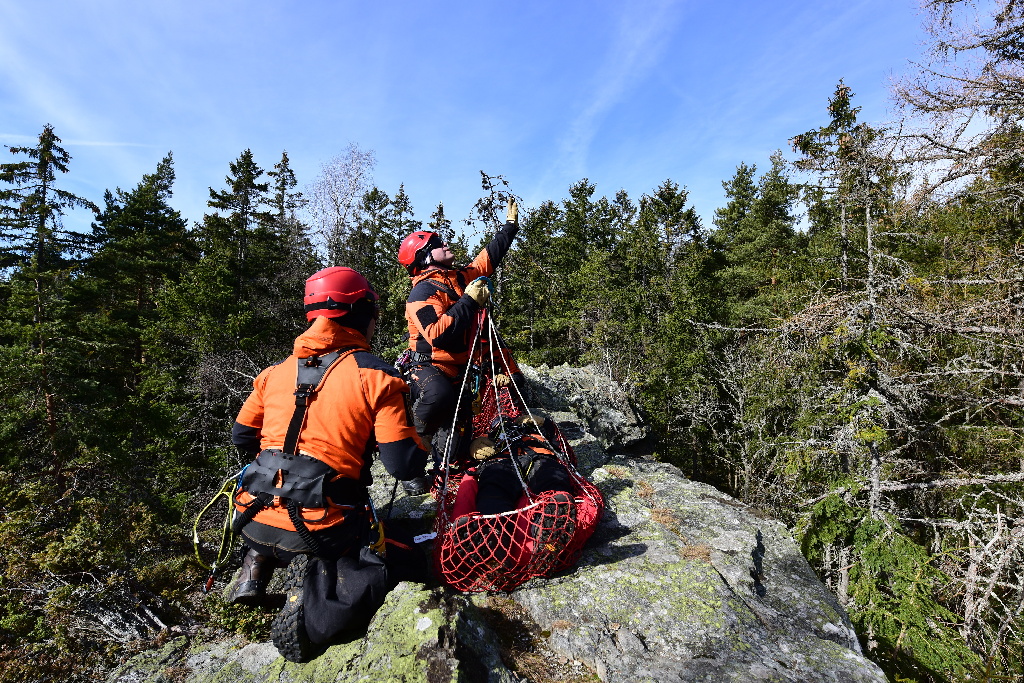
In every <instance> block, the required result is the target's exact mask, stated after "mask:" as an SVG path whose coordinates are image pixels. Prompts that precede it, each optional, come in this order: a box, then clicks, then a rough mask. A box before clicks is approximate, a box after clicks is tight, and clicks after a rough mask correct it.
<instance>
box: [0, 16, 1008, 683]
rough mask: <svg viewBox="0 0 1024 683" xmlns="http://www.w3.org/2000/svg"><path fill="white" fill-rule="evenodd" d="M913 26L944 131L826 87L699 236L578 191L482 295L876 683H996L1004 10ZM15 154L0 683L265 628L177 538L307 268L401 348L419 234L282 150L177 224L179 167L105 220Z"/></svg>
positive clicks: (1, 463) (7, 222)
mask: <svg viewBox="0 0 1024 683" xmlns="http://www.w3.org/2000/svg"><path fill="white" fill-rule="evenodd" d="M926 5H927V8H928V9H929V12H930V13H931V16H932V18H933V19H934V21H933V24H932V30H933V32H934V35H935V39H936V51H935V53H934V62H933V63H932V65H931V66H930V67H929V69H930V70H925V71H924V72H922V74H923V75H922V76H921V77H920V79H918V80H914V81H910V82H907V83H904V84H902V85H901V92H902V97H903V98H904V103H905V106H907V107H908V108H911V109H914V108H917V109H919V110H920V111H921V112H923V113H924V114H926V115H928V116H931V117H933V119H934V120H933V121H932V122H931V123H930V126H931V127H928V126H925V127H924V128H923V129H920V130H911V131H910V133H909V135H908V134H907V128H903V129H901V128H898V127H896V126H893V127H874V126H870V125H868V124H866V123H864V122H863V121H861V118H860V110H859V108H858V107H856V106H854V94H853V92H852V90H851V88H850V87H849V86H847V85H846V84H845V83H844V82H843V81H840V82H839V83H838V84H837V86H836V89H835V90H834V92H833V93H832V94H831V96H830V97H829V98H828V106H827V116H826V117H825V119H824V121H823V125H821V126H820V127H818V128H815V129H812V130H809V131H806V132H804V133H801V134H799V135H796V136H795V137H794V138H793V140H792V141H791V144H792V147H793V150H794V153H795V154H796V155H797V159H796V161H795V163H794V164H792V165H790V164H788V163H787V161H786V159H785V157H784V156H783V155H782V153H781V152H777V153H775V154H774V155H772V156H771V157H770V158H769V159H768V160H767V163H766V166H765V167H764V168H767V170H766V171H764V172H763V173H761V174H760V175H759V174H758V167H756V166H755V165H753V164H749V165H748V164H746V163H741V164H740V165H739V166H737V168H736V172H735V174H734V175H733V177H732V178H731V179H728V180H726V181H725V182H724V183H723V187H724V188H725V193H726V202H725V204H724V206H722V207H721V208H719V209H718V210H717V211H716V212H715V216H714V222H713V226H712V227H710V228H709V227H706V226H704V225H703V224H702V222H701V220H700V218H699V216H698V214H697V212H696V210H695V209H694V207H693V206H691V205H690V202H689V196H688V193H687V190H686V188H685V187H684V186H681V185H680V184H679V183H678V182H676V181H674V180H671V179H667V180H665V181H664V182H663V183H661V184H660V185H658V186H657V187H656V188H653V189H652V190H651V191H650V192H649V193H648V194H644V195H642V196H640V197H638V198H632V197H630V196H628V195H627V193H626V192H625V191H618V192H616V193H615V194H614V195H613V196H610V197H609V196H601V195H600V193H599V192H598V188H597V187H596V185H595V184H594V183H592V182H590V181H589V180H588V179H582V180H580V181H579V182H577V183H575V184H573V185H572V186H570V187H569V188H567V194H566V196H565V197H564V198H560V199H559V198H551V199H548V200H545V201H542V202H541V203H540V204H539V205H538V206H536V207H533V208H532V209H531V208H527V207H522V209H521V214H520V215H521V230H520V233H519V237H518V238H517V240H516V242H515V244H514V245H513V248H512V251H511V252H510V253H509V254H508V256H507V259H506V261H505V264H504V265H503V267H502V269H501V272H499V273H498V274H497V275H496V278H495V281H496V285H497V295H496V296H495V298H494V301H493V304H492V305H493V308H494V311H495V315H496V317H497V320H498V322H499V324H500V325H501V328H502V334H503V335H504V337H505V338H506V340H507V341H508V342H509V344H510V345H511V346H512V348H513V350H514V352H515V353H516V354H517V356H518V357H519V358H520V359H522V360H524V361H526V362H529V363H534V364H540V363H548V364H558V363H565V362H568V363H573V364H585V363H588V364H592V365H594V366H595V367H596V368H598V369H599V370H600V371H601V372H603V373H605V374H607V375H608V376H610V377H613V378H615V379H617V380H619V381H621V382H623V383H625V384H626V385H627V386H628V387H630V388H631V391H632V395H633V396H634V397H635V401H636V403H637V406H638V407H639V408H640V409H641V410H642V412H643V414H644V415H645V417H646V419H647V422H648V424H649V425H650V426H651V428H652V436H651V439H650V444H648V445H649V446H650V447H651V449H652V450H655V451H656V452H657V454H658V455H659V457H660V458H662V459H663V460H666V461H669V462H673V463H675V464H677V465H679V466H680V467H681V468H683V469H684V471H685V472H686V473H687V474H688V475H689V476H691V477H694V478H697V479H701V480H704V481H708V482H712V483H715V484H716V485H718V486H720V487H722V488H724V489H726V490H728V491H729V492H730V493H732V494H734V495H736V496H737V497H739V498H740V499H742V500H743V501H745V502H747V503H748V504H751V505H753V506H756V507H758V508H760V509H763V510H765V511H766V512H767V513H769V514H771V515H773V516H775V517H777V518H779V519H782V520H784V521H785V522H786V523H788V524H790V525H791V527H792V528H793V529H794V533H795V534H796V535H797V537H798V538H799V540H800V542H801V544H802V547H803V549H804V552H805V554H806V556H807V558H808V559H809V560H810V561H811V562H812V564H813V565H814V566H815V568H816V569H817V570H818V572H819V574H820V576H821V577H822V579H823V580H824V581H825V583H826V584H827V585H828V586H829V587H830V588H831V589H832V590H833V591H834V592H835V594H836V596H837V597H838V599H839V600H840V602H841V603H842V604H843V605H844V607H845V608H846V609H847V610H848V611H849V612H850V614H851V616H852V618H853V621H854V623H855V625H856V627H857V630H858V633H859V634H860V636H861V639H862V642H863V644H864V646H865V649H866V652H867V653H868V654H869V656H871V657H873V658H875V659H876V660H877V661H879V662H880V663H881V664H882V665H883V667H884V668H885V669H886V670H887V672H888V673H889V674H890V675H891V676H892V677H893V678H894V679H895V680H915V681H959V680H966V679H968V678H971V679H975V680H986V679H987V680H1009V679H1012V678H1013V677H1020V676H1022V675H1024V669H1022V665H1021V662H1022V661H1024V639H1022V637H1021V635H1020V634H1021V631H1022V629H1024V582H1022V581H1024V580H1022V577H1021V574H1020V571H1019V567H1020V564H1021V562H1022V561H1024V535H1022V534H1021V529H1022V528H1024V526H1022V524H1021V521H1020V520H1021V518H1022V516H1024V512H1022V510H1021V507H1022V505H1024V474H1021V458H1020V453H1021V448H1022V447H1024V422H1022V419H1021V412H1020V409H1021V407H1022V406H1024V399H1022V395H1024V394H1022V392H1024V384H1022V381H1024V370H1022V369H1021V364H1020V349H1021V348H1022V347H1024V327H1022V324H1021V319H1022V315H1021V313H1022V311H1021V304H1020V302H1021V301H1022V300H1024V273H1022V270H1021V266H1020V259H1019V251H1020V241H1021V238H1022V235H1024V224H1022V221H1021V218H1020V213H1019V210H1018V207H1019V204H1020V201H1021V197H1022V196H1024V195H1022V193H1021V187H1022V178H1024V174H1022V172H1021V168H1022V164H1021V160H1020V158H1019V157H1020V152H1019V150H1020V148H1021V146H1020V142H1021V130H1022V122H1021V116H1022V112H1024V107H1021V106H1020V102H1021V98H1020V94H1021V90H1020V87H1019V84H1020V81H1019V79H1015V77H1013V78H1012V77H1011V76H1013V75H1014V74H1015V73H1017V71H1014V69H1018V70H1019V67H1020V58H1021V54H1022V51H1021V50H1020V49H1019V48H1020V35H1021V33H1020V30H1019V29H1020V27H1021V26H1022V25H1024V15H1022V13H1021V8H1020V7H1019V6H1018V4H1017V3H1014V2H1010V1H1009V0H998V1H997V2H996V3H995V5H996V6H997V10H998V12H996V13H995V14H994V15H993V16H991V17H987V18H986V17H982V19H984V21H982V20H979V21H978V22H974V23H962V24H958V23H957V22H958V21H959V20H960V19H959V17H961V15H962V14H963V13H964V12H966V11H967V10H968V9H969V8H972V7H974V6H973V5H971V4H970V3H965V2H962V1H957V0H953V1H951V2H945V1H944V2H934V3H926ZM942 50H946V51H952V53H954V54H964V53H969V54H976V55H981V57H982V59H981V61H980V63H982V64H983V65H984V67H983V68H979V70H978V71H975V72H970V71H969V67H961V66H960V65H958V64H956V63H953V64H950V63H949V62H948V61H946V62H944V61H943V57H942ZM943 65H945V67H947V70H946V71H945V72H943V71H941V70H940V67H943ZM965 69H968V70H967V71H965ZM979 112H982V113H984V114H985V117H983V118H984V124H980V123H979V124H976V125H975V127H973V128H956V127H953V128H952V129H951V128H949V127H948V126H946V125H945V124H944V123H943V122H948V121H950V120H955V119H957V118H958V117H959V118H960V120H963V119H964V118H970V117H971V116H976V115H977V114H978V113H979ZM976 120H979V121H980V120H981V119H976ZM9 149H10V152H11V153H12V154H13V155H14V157H15V158H16V159H17V160H16V161H13V162H8V163H0V309H2V311H3V321H4V324H3V326H2V327H0V381H2V383H3V386H4V387H5V388H6V391H5V392H3V394H0V437H2V438H0V543H2V546H3V548H4V550H5V552H4V553H3V554H2V555H0V683H8V682H14V681H23V680H33V679H39V678H44V679H53V678H57V677H60V678H63V679H66V680H69V681H76V680H83V681H84V680H90V677H91V676H92V674H94V673H95V672H97V671H100V670H102V669H103V668H104V667H109V665H110V663H111V662H113V661H115V660H116V659H117V658H119V657H121V656H123V655H124V654H126V653H128V652H130V651H131V649H132V648H133V647H137V646H139V644H140V643H142V642H143V641H144V640H145V639H146V638H153V637H154V634H155V633H157V632H158V631H159V630H160V629H161V628H165V627H168V626H170V625H176V624H184V623H194V621H193V620H199V621H203V622H206V623H209V624H212V625H216V626H218V627H220V628H228V629H245V628H249V626H247V625H250V626H251V627H252V628H256V629H258V628H260V624H262V623H263V622H262V621H261V619H260V617H259V615H253V614H249V613H246V614H242V615H241V616H237V615H236V616H232V615H229V614H227V613H226V612H225V610H224V609H223V606H221V605H219V603H217V601H216V600H214V599H213V598H207V599H205V600H203V599H200V598H199V597H198V595H197V592H196V587H197V585H198V584H199V582H200V581H202V579H203V576H202V575H201V574H202V573H201V571H200V569H199V567H198V566H196V564H195V563H194V561H192V560H191V559H190V552H189V548H188V543H187V541H188V535H187V533H186V531H185V529H186V528H187V524H186V521H187V520H190V519H191V517H192V515H193V514H194V512H195V511H196V509H197V508H198V506H199V505H200V503H201V502H202V503H205V501H201V499H202V498H204V497H205V496H208V495H209V494H210V493H212V492H213V491H214V490H216V489H217V488H218V486H219V482H221V481H222V480H223V478H224V477H225V476H228V475H230V474H232V473H233V472H237V470H238V469H239V468H240V467H241V465H242V464H244V463H242V462H241V460H240V457H239V456H238V455H237V454H236V453H235V451H234V449H233V448H232V447H231V446H230V439H229V430H230V426H231V423H232V420H233V418H234V416H235V414H236V413H237V410H238V407H239V405H240V403H241V401H242V400H243V399H244V397H245V396H246V395H247V393H248V391H249V389H250V386H251V382H252V379H253V377H254V376H255V375H256V373H257V372H258V371H259V370H260V369H262V368H263V367H265V366H266V365H268V364H270V363H272V362H275V361H277V360H279V359H281V358H283V357H284V356H286V355H287V354H288V352H289V350H290V347H291V344H292V340H293V339H294V337H295V336H296V334H297V333H298V332H300V331H301V330H302V329H303V328H304V327H305V318H304V316H303V314H302V309H301V296H302V292H303V282H304V279H305V278H306V277H308V276H309V275H310V274H311V273H313V272H315V271H316V270H318V269H319V268H321V267H324V266H334V265H340V266H349V267H353V268H356V269H357V270H359V271H360V272H362V273H363V274H364V275H366V276H367V277H368V278H369V279H370V281H371V283H372V284H373V285H374V287H375V289H376V290H377V291H378V293H379V294H380V295H381V320H380V324H379V326H378V331H377V337H376V338H375V340H374V349H375V350H376V351H377V352H378V353H380V354H381V355H382V356H384V357H385V358H387V359H390V358H392V357H394V355H395V354H396V353H397V352H398V351H399V350H400V349H401V348H403V347H404V345H405V342H404V339H403V336H404V334H405V332H406V326H405V321H404V316H403V311H404V303H405V298H406V295H407V293H408V288H409V278H408V275H407V274H406V273H405V271H404V269H402V268H401V267H400V266H399V265H398V263H397V261H396V259H395V253H396V252H397V248H398V245H399V243H400V241H401V240H402V238H403V237H404V236H405V235H407V234H408V233H409V232H411V231H413V230H417V229H421V228H422V226H423V223H422V222H421V221H420V220H418V219H417V218H416V215H415V212H414V210H413V207H412V205H411V202H410V199H409V197H408V195H407V194H406V191H405V187H404V186H399V187H398V188H397V190H395V191H394V193H393V195H389V194H388V192H385V191H384V190H382V189H381V188H378V187H376V186H374V185H373V183H372V179H371V174H370V172H371V171H372V167H373V154H372V152H366V151H363V150H360V149H359V148H358V147H356V146H354V145H352V146H350V147H349V148H348V150H347V151H346V152H345V153H344V154H343V155H341V156H339V157H336V158H335V159H334V160H332V161H331V162H330V163H328V164H327V165H325V166H324V167H323V169H322V174H321V177H320V178H318V179H317V180H315V181H314V182H313V183H312V184H311V185H310V186H308V188H307V189H306V190H305V191H303V192H300V191H299V190H298V189H297V188H298V187H299V185H298V182H297V179H296V177H295V174H294V172H293V171H292V169H291V166H290V161H289V158H288V155H287V153H282V156H281V159H280V161H279V162H278V163H277V164H275V165H274V166H273V169H272V170H271V171H269V172H267V173H264V171H263V169H262V168H261V167H260V166H259V165H258V164H257V162H256V160H255V159H254V157H253V154H252V153H251V151H249V150H245V151H244V152H242V154H241V155H240V156H239V158H238V159H236V160H235V161H233V162H231V163H230V164H229V173H228V175H227V176H226V178H225V183H224V186H223V188H221V189H214V188H211V189H210V200H209V210H210V212H209V213H207V214H206V215H205V216H204V217H203V218H202V220H201V221H200V222H198V223H196V224H193V225H191V226H190V225H188V223H187V222H186V220H185V219H184V218H183V217H182V216H181V215H180V214H179V213H178V211H176V210H175V209H174V208H173V207H172V192H171V190H172V185H173V182H174V179H175V174H174V169H173V160H172V157H171V155H170V154H168V155H167V156H166V157H165V158H164V159H163V160H162V161H160V162H159V163H158V164H157V166H156V169H155V171H154V172H153V173H151V174H146V175H144V176H143V177H142V179H141V181H140V182H139V184H138V185H137V186H136V187H135V188H133V189H131V190H130V191H123V190H121V189H115V190H113V191H108V192H106V193H105V195H104V198H103V207H102V208H97V207H94V206H93V205H92V204H91V202H89V201H88V200H86V199H84V198H81V197H77V196H75V195H73V194H71V193H69V192H67V191H66V190H63V189H62V188H61V187H60V183H59V179H60V177H61V176H62V175H63V174H64V173H67V172H68V171H69V161H70V157H69V155H68V154H67V152H66V151H64V150H63V149H62V148H61V147H60V139H59V138H58V137H57V136H56V134H55V133H54V131H53V129H52V127H50V126H46V127H44V129H43V132H42V134H41V135H40V137H39V140H38V143H37V144H36V145H35V146H32V147H11V148H9ZM22 157H25V159H22ZM942 162H948V163H947V165H945V166H943V165H942ZM936 169H940V170H942V173H939V174H938V175H936V173H935V171H936ZM482 194H483V195H484V196H483V198H482V199H481V201H480V202H479V203H478V204H477V206H475V207H474V213H473V214H472V216H471V218H470V219H469V220H467V221H466V222H465V223H464V225H463V226H462V228H463V229H461V230H456V229H455V227H454V226H453V223H452V221H451V220H450V219H449V218H448V216H447V215H446V213H445V208H444V206H443V205H441V204H438V205H437V207H436V208H435V209H434V210H433V212H432V213H431V215H430V217H429V220H428V221H427V224H426V228H425V229H429V230H433V231H436V232H439V233H440V234H441V235H442V236H443V237H444V238H445V239H446V240H447V241H448V242H449V243H451V244H452V246H453V249H454V251H455V252H456V254H457V255H458V257H459V260H460V262H466V261H467V260H468V259H469V258H471V257H472V256H473V255H474V254H475V253H476V250H478V249H479V248H481V247H482V246H483V244H485V241H486V239H488V238H489V237H490V234H491V233H492V231H493V229H494V228H495V227H496V226H497V225H498V222H499V221H500V220H501V216H502V215H503V211H504V204H505V200H506V198H507V197H508V196H510V195H511V189H510V188H509V186H508V184H507V183H506V182H505V180H504V179H502V178H501V177H500V176H488V175H486V174H482ZM75 209H85V210H90V209H93V210H95V215H96V217H95V222H94V223H93V226H92V231H91V233H90V234H77V233H74V232H72V231H68V230H66V229H65V228H64V227H63V225H62V223H61V216H62V215H63V214H64V212H65V211H70V210H75ZM801 212H805V213H803V216H801ZM802 217H804V218H805V221H804V222H801V218H802ZM472 240H476V241H477V243H476V244H475V245H473V246H472V248H471V242H472ZM213 531H214V530H213V529H212V528H211V529H203V530H201V532H202V533H203V534H204V538H205V537H206V536H207V535H209V534H212V533H213ZM110 615H117V617H118V618H117V619H114V620H110V619H108V620H106V621H104V619H102V618H101V617H104V618H105V617H108V616H110ZM253 624H255V626H252V625H253ZM159 637H164V636H159ZM140 639H141V640H140Z"/></svg>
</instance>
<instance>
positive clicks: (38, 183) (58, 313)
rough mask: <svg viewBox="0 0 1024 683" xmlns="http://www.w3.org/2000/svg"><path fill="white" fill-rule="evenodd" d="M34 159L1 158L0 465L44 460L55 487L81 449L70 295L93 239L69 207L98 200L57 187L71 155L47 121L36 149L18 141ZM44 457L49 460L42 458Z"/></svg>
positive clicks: (15, 150)
mask: <svg viewBox="0 0 1024 683" xmlns="http://www.w3.org/2000/svg"><path fill="white" fill-rule="evenodd" d="M9 149H10V151H11V153H12V154H15V155H17V154H24V155H26V156H28V157H29V160H27V161H20V162H12V163H6V164H0V182H3V183H5V184H6V185H8V186H9V187H6V188H4V189H0V240H2V242H0V259H2V265H3V266H4V267H6V268H12V269H13V270H11V271H9V272H10V277H9V280H8V281H7V283H5V284H6V287H5V290H6V291H5V292H4V294H5V296H4V299H5V303H6V311H5V315H4V318H5V319H6V320H7V321H8V324H7V325H6V326H5V327H6V329H4V330H3V331H2V332H0V352H2V354H3V358H2V361H3V362H2V363H0V368H2V370H0V371H2V372H3V377H2V380H3V382H4V385H5V386H6V387H7V391H6V392H5V395H4V397H3V399H2V402H3V405H4V410H3V411H0V412H2V414H3V416H4V417H3V418H2V420H0V435H2V436H3V437H4V443H5V444H7V445H6V446H3V447H0V448H2V450H0V453H2V454H3V456H2V458H0V462H3V463H5V464H12V463H16V462H20V461H22V460H23V459H25V458H28V459H29V460H30V461H32V462H33V465H35V466H36V467H38V468H43V467H45V468H46V470H47V471H48V472H49V473H50V474H51V475H52V476H53V477H54V481H55V484H56V486H57V487H60V486H62V485H63V482H64V480H65V477H66V475H67V469H66V468H67V467H68V465H69V463H71V462H72V461H73V460H74V459H75V458H76V457H78V456H80V455H81V454H82V445H81V440H80V432H81V430H82V428H83V425H82V424H81V423H80V422H79V421H78V420H77V419H76V418H75V416H74V415H73V411H72V408H71V405H72V403H73V401H74V395H75V393H76V391H78V390H79V388H80V385H79V383H78V381H77V380H78V374H77V372H76V369H75V363H74V359H75V356H76V354H79V353H81V352H82V350H83V349H82V343H81V339H80V337H79V335H78V334H77V333H76V330H75V328H74V324H73V322H72V318H73V314H72V311H71V306H70V303H69V301H68V293H69V288H70V278H71V275H72V270H73V268H74V266H75V263H76V262H75V260H74V259H73V257H74V256H76V255H81V254H82V253H84V252H85V250H86V245H85V237H84V236H83V235H80V234H78V233H76V232H74V231H70V230H67V229H65V228H64V226H63V224H62V222H61V217H62V216H63V215H64V212H65V210H67V209H73V208H88V209H93V210H95V209H96V207H95V205H94V204H93V203H92V202H90V201H89V200H87V199H84V198H82V197H79V196H77V195H75V194H73V193H71V192H69V191H67V190H64V189H61V188H60V187H59V186H58V185H57V179H58V173H60V174H63V173H67V172H68V163H69V161H70V159H71V156H70V155H69V154H68V153H67V151H65V150H64V149H63V148H62V147H61V146H60V138H59V137H57V135H56V134H55V133H54V131H53V127H52V126H50V125H49V124H47V125H46V126H45V127H44V128H43V132H42V133H41V134H40V136H39V140H38V143H37V144H36V146H34V147H10V148H9ZM40 459H41V461H40Z"/></svg>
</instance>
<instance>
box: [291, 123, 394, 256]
mask: <svg viewBox="0 0 1024 683" xmlns="http://www.w3.org/2000/svg"><path fill="white" fill-rule="evenodd" d="M376 163H377V161H376V157H375V155H374V153H373V151H372V150H363V149H361V148H360V147H359V146H358V145H356V144H355V143H352V144H349V146H348V147H347V148H346V149H345V151H344V152H342V153H341V154H339V155H337V156H335V157H334V158H332V159H331V160H330V161H328V162H326V163H324V164H322V165H321V166H320V175H319V176H318V177H317V178H316V180H314V181H313V183H312V184H311V185H310V187H309V188H307V190H306V196H307V197H308V198H309V205H308V206H307V211H308V212H309V214H310V217H311V222H312V225H313V230H312V239H313V243H314V245H315V246H316V249H317V251H318V252H319V253H320V256H321V258H322V259H323V261H324V262H325V263H327V264H329V265H337V264H338V262H339V260H340V258H341V254H342V253H343V246H344V242H345V240H346V238H347V237H348V236H349V234H350V233H351V232H352V231H353V230H354V229H356V222H357V220H356V218H357V216H356V214H357V210H358V206H359V202H360V200H361V199H362V197H363V194H364V193H365V192H366V191H367V190H369V189H370V187H371V185H372V183H373V168H374V166H375V165H376Z"/></svg>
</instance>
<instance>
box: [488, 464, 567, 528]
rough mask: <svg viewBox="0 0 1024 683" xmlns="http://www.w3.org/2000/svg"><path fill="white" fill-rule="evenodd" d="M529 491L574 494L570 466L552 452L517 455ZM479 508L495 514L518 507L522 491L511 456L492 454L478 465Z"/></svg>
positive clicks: (489, 513) (534, 492)
mask: <svg viewBox="0 0 1024 683" xmlns="http://www.w3.org/2000/svg"><path fill="white" fill-rule="evenodd" d="M516 460H517V462H518V463H519V470H520V472H522V473H523V477H524V479H525V480H526V484H527V486H529V487H530V493H532V494H534V495H537V494H539V493H543V492H544V491H565V492H566V493H569V494H572V492H573V482H572V476H570V474H569V472H568V470H566V469H565V466H564V465H562V463H560V462H558V460H557V459H556V458H553V457H551V456H549V455H539V454H529V455H519V456H517V457H516ZM476 480H477V494H476V509H477V510H479V511H480V512H481V513H482V514H485V515H495V514H497V513H499V512H508V511H509V510H513V509H515V506H516V501H518V500H519V498H520V497H521V496H522V495H523V485H522V484H521V483H520V481H519V476H518V475H517V474H516V471H515V467H514V466H513V464H512V460H511V459H510V458H508V457H503V458H502V457H499V458H492V459H490V460H486V461H484V462H483V463H482V464H481V465H480V467H479V468H477V475H476Z"/></svg>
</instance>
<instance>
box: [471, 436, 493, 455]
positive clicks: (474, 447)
mask: <svg viewBox="0 0 1024 683" xmlns="http://www.w3.org/2000/svg"><path fill="white" fill-rule="evenodd" d="M469 453H470V455H472V456H473V459H474V460H486V459H487V458H489V457H491V456H492V455H494V442H493V441H491V440H490V439H488V438H487V437H486V436H482V437H480V438H479V439H473V441H472V442H470V444H469Z"/></svg>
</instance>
